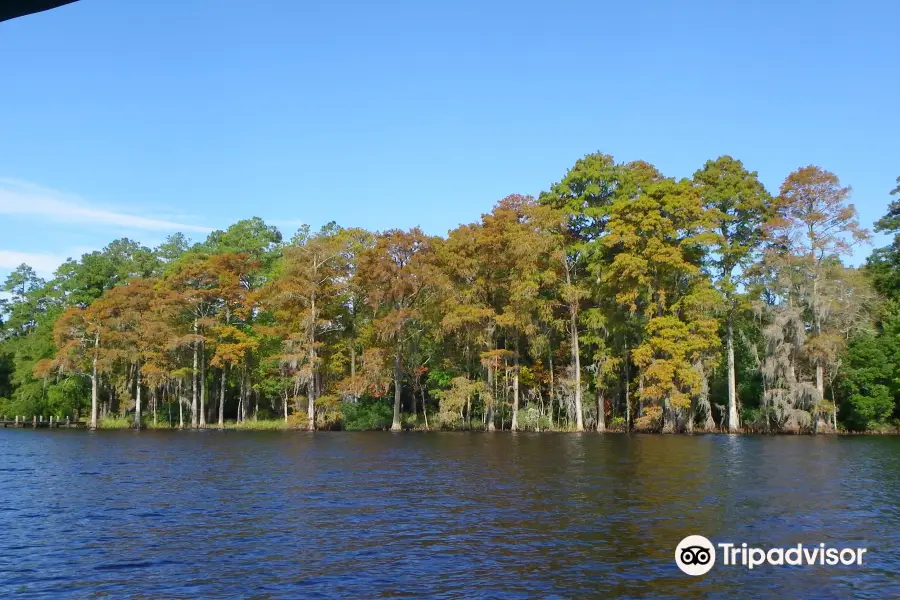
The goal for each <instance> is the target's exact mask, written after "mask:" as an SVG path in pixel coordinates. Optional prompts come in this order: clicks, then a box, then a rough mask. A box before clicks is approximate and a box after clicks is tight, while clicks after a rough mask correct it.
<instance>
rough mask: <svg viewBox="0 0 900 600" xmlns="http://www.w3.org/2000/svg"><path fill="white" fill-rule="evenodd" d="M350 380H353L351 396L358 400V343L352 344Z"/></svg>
mask: <svg viewBox="0 0 900 600" xmlns="http://www.w3.org/2000/svg"><path fill="white" fill-rule="evenodd" d="M350 381H352V382H353V392H352V394H351V396H350V398H351V399H352V400H353V401H354V402H356V401H357V397H356V343H355V342H353V343H351V344H350Z"/></svg>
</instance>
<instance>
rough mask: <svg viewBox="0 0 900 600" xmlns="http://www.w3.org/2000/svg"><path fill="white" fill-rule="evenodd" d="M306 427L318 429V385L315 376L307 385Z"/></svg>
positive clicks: (311, 429)
mask: <svg viewBox="0 0 900 600" xmlns="http://www.w3.org/2000/svg"><path fill="white" fill-rule="evenodd" d="M306 428H307V429H308V430H309V431H315V430H316V386H315V377H313V379H311V380H310V382H309V385H307V386H306Z"/></svg>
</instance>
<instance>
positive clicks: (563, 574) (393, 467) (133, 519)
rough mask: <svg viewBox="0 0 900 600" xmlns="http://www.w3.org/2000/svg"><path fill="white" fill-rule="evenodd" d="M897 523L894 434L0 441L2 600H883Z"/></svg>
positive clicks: (899, 449)
mask: <svg viewBox="0 0 900 600" xmlns="http://www.w3.org/2000/svg"><path fill="white" fill-rule="evenodd" d="M898 519H900V439H898V438H893V437H891V438H887V437H884V438H879V437H871V438H869V437H854V438H842V439H837V438H832V437H818V438H812V437H776V438H765V437H728V436H706V437H681V436H677V437H676V436H671V437H660V436H632V437H629V436H623V435H606V436H598V435H580V436H579V435H554V434H540V435H528V434H526V435H509V434H503V433H498V434H493V435H491V434H465V433H431V434H427V433H406V434H400V435H392V434H388V433H375V432H373V433H316V434H307V433H294V432H271V433H249V432H213V431H206V432H161V433H153V432H146V431H145V432H140V433H137V432H128V431H123V432H93V433H92V432H85V431H64V430H63V431H60V430H56V431H48V430H44V431H42V430H38V431H27V430H0V597H2V598H8V597H22V598H55V597H59V598H69V597H75V598H98V597H116V598H117V597H132V598H234V597H244V598H314V597H335V596H346V597H354V598H374V597H391V598H398V597H423V596H427V597H444V598H459V597H496V598H535V597H540V598H551V597H557V598H576V597H577V598H584V597H592V596H593V597H601V596H602V597H648V598H649V597H654V598H657V597H663V598H732V597H736V596H741V597H743V596H746V597H756V598H848V597H858V598H884V597H898V594H900V592H898V591H897V590H898V588H897V583H898V577H897V576H896V575H895V570H896V569H897V568H898V567H900V520H898ZM689 534H701V535H705V536H706V537H708V538H710V539H712V540H713V542H722V541H730V542H736V543H738V544H740V543H741V542H747V543H749V544H751V545H759V546H763V547H773V546H789V545H796V544H797V543H804V544H807V545H810V544H818V543H819V542H825V543H827V544H830V545H846V546H853V547H867V548H868V549H869V551H868V554H867V555H866V562H865V564H864V565H863V566H862V567H855V566H854V567H843V566H841V567H823V566H816V567H802V568H801V567H772V566H766V567H759V568H757V569H755V570H753V571H748V570H746V568H743V567H738V568H735V567H722V566H721V565H717V566H716V567H715V568H714V569H713V570H712V571H711V572H710V573H709V574H707V575H705V576H703V577H701V578H691V577H688V576H686V575H684V574H682V573H681V571H680V570H679V569H678V567H677V566H676V565H675V563H674V559H673V556H674V548H675V546H676V545H677V543H678V542H679V541H680V540H681V539H682V538H683V537H685V536H687V535H689Z"/></svg>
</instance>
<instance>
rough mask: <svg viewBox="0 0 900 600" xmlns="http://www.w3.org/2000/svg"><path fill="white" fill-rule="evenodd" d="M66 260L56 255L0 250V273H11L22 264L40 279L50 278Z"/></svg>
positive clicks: (64, 257) (65, 257)
mask: <svg viewBox="0 0 900 600" xmlns="http://www.w3.org/2000/svg"><path fill="white" fill-rule="evenodd" d="M67 258H68V257H67V256H60V255H58V254H46V253H41V252H17V251H15V250H0V272H2V271H13V270H15V269H16V268H17V267H18V266H19V265H21V264H23V263H24V264H26V265H28V266H29V267H31V268H32V269H34V270H35V271H37V274H38V275H40V276H41V277H50V276H52V275H53V273H54V271H56V269H57V267H59V265H61V264H63V263H64V262H66V259H67Z"/></svg>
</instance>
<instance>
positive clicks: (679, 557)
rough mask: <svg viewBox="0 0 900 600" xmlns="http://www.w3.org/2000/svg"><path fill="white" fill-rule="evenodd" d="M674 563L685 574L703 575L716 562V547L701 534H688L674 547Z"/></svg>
mask: <svg viewBox="0 0 900 600" xmlns="http://www.w3.org/2000/svg"><path fill="white" fill-rule="evenodd" d="M675 564H677V565H678V568H679V569H681V570H682V571H683V572H684V573H686V574H687V575H690V576H692V577H699V576H700V575H705V574H706V573H708V572H709V570H710V569H712V568H713V565H715V564H716V549H715V547H714V546H713V544H712V542H710V541H709V540H708V539H706V538H705V537H703V536H702V535H689V536H687V537H686V538H684V539H683V540H681V542H680V543H679V544H678V547H677V548H675Z"/></svg>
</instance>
